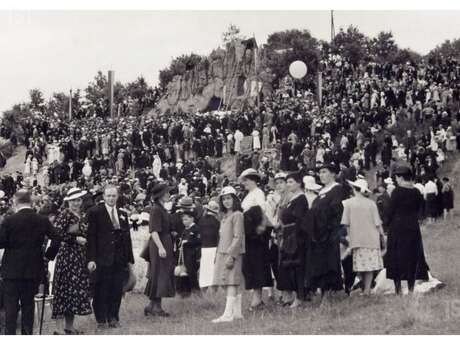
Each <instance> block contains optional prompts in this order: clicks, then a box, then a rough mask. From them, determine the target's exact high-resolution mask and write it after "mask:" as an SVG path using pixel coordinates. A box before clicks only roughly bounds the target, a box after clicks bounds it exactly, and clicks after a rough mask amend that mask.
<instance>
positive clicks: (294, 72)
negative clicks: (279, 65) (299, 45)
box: [289, 60, 307, 79]
mask: <svg viewBox="0 0 460 345" xmlns="http://www.w3.org/2000/svg"><path fill="white" fill-rule="evenodd" d="M289 74H290V75H291V76H292V77H293V78H295V79H302V78H303V77H305V75H306V74H307V65H306V64H305V62H303V61H300V60H297V61H294V62H292V63H291V64H290V65H289Z"/></svg>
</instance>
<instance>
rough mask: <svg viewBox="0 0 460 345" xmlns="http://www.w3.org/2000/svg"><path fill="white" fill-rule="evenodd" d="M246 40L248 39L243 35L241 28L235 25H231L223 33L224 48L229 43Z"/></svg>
mask: <svg viewBox="0 0 460 345" xmlns="http://www.w3.org/2000/svg"><path fill="white" fill-rule="evenodd" d="M244 39H246V37H245V36H243V35H242V34H241V30H240V28H239V27H238V26H236V25H234V24H230V25H229V26H228V29H227V31H225V32H223V33H222V43H223V44H224V46H226V45H227V44H228V43H231V42H234V41H238V40H244Z"/></svg>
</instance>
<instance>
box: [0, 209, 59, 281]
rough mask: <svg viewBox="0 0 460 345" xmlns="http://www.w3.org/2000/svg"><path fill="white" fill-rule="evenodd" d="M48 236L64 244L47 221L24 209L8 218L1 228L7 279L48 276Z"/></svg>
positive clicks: (3, 271) (3, 260) (0, 235)
mask: <svg viewBox="0 0 460 345" xmlns="http://www.w3.org/2000/svg"><path fill="white" fill-rule="evenodd" d="M45 236H47V237H49V238H51V239H53V240H56V241H60V239H61V238H60V236H59V235H58V234H57V232H56V231H55V230H54V228H53V226H52V225H51V223H50V221H49V220H48V218H47V217H44V216H41V215H39V214H37V213H36V212H35V211H34V210H33V209H31V208H24V209H22V210H19V211H18V212H17V213H15V214H13V215H11V216H9V217H6V218H5V220H4V222H3V223H2V225H1V227H0V248H5V253H4V255H3V259H2V271H1V273H2V277H3V279H35V280H38V279H41V278H42V277H43V275H44V262H43V244H44V241H45Z"/></svg>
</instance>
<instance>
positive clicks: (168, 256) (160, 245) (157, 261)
mask: <svg viewBox="0 0 460 345" xmlns="http://www.w3.org/2000/svg"><path fill="white" fill-rule="evenodd" d="M169 198H170V195H169V187H168V186H167V185H166V184H159V185H157V186H155V187H154V188H153V190H152V199H153V201H154V205H153V207H152V209H151V210H150V221H149V231H150V234H151V236H150V238H149V242H148V248H146V250H145V251H144V252H143V253H142V254H141V257H142V258H144V259H145V260H147V261H148V262H149V266H148V271H147V278H148V281H147V286H146V287H145V292H144V293H145V295H146V296H147V297H149V299H150V303H149V304H148V305H147V306H146V307H145V308H144V314H145V315H146V316H147V315H153V316H155V315H158V316H164V317H167V316H169V314H168V313H166V312H165V311H164V310H163V308H162V306H161V299H162V298H165V297H174V295H175V288H174V267H175V257H174V246H173V239H172V235H171V220H170V217H171V216H170V215H169V213H168V211H167V210H166V209H165V207H164V204H165V203H166V202H167V201H168V200H169Z"/></svg>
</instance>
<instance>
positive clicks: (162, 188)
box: [0, 56, 460, 334]
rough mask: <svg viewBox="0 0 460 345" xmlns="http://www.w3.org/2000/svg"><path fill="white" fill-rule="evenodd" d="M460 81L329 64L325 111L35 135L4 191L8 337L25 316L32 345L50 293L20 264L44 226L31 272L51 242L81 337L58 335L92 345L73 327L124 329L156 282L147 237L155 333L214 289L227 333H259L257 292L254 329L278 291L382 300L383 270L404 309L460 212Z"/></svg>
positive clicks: (33, 129) (48, 130)
mask: <svg viewBox="0 0 460 345" xmlns="http://www.w3.org/2000/svg"><path fill="white" fill-rule="evenodd" d="M458 67H459V66H458V64H457V62H456V61H454V60H450V59H445V60H443V61H428V62H422V63H419V64H415V63H407V64H398V65H397V64H389V63H386V64H377V63H367V64H361V65H359V66H353V65H352V64H350V63H349V62H348V61H346V59H343V58H341V57H338V56H331V57H330V58H329V59H327V61H326V60H325V61H323V63H322V74H323V92H322V98H321V100H318V99H317V97H316V95H314V94H313V93H312V92H310V91H309V90H300V89H295V88H294V89H293V88H280V89H279V90H277V91H276V92H275V94H274V95H273V97H272V98H270V99H265V100H263V101H262V102H261V103H260V106H259V107H252V108H251V107H246V108H244V109H241V110H239V111H236V110H232V111H225V112H220V111H216V112H210V113H195V114H189V113H183V112H176V113H172V114H171V113H168V114H165V115H161V116H157V117H154V118H150V117H145V116H143V117H119V118H114V119H109V118H106V117H99V116H93V117H79V118H74V119H71V120H64V119H59V120H56V119H50V118H47V117H46V116H45V115H40V116H36V117H35V118H30V119H27V121H26V122H25V123H23V132H24V135H25V140H24V143H25V145H26V147H27V152H26V155H25V157H24V159H25V160H24V169H23V171H18V172H16V173H14V174H3V175H2V177H1V181H0V184H1V186H0V189H1V194H2V198H1V199H2V204H1V207H2V208H1V212H2V215H1V217H2V220H3V219H4V220H3V224H2V225H1V227H0V248H4V249H5V253H4V254H3V261H2V278H3V281H4V284H3V285H4V287H3V292H2V295H3V296H2V297H3V299H2V298H1V297H0V301H3V306H4V307H5V309H6V313H7V324H6V331H7V333H8V334H15V333H16V317H17V312H18V310H17V305H18V301H20V304H21V308H22V318H23V323H22V332H23V334H30V333H31V332H32V326H33V300H32V302H31V300H30V298H31V297H32V298H33V296H34V293H32V290H33V292H36V288H37V287H38V283H40V282H41V283H42V284H43V285H46V283H47V281H46V279H45V278H43V277H44V275H42V272H41V270H42V269H43V267H46V265H45V264H44V265H42V266H43V267H38V266H36V267H34V268H33V269H32V268H31V269H30V270H29V269H27V270H25V271H18V270H17V268H14V267H15V265H16V263H15V261H16V259H15V257H14V256H15V255H19V254H17V253H12V249H11V248H13V242H14V241H19V242H20V238H21V236H27V231H26V230H27V229H28V227H27V225H26V224H25V223H24V218H25V216H28V217H29V216H30V215H29V213H30V212H31V210H32V209H35V210H36V211H38V213H39V214H41V215H42V216H41V218H40V217H39V216H38V215H37V219H36V222H38V223H40V224H41V229H43V231H42V232H40V234H37V236H38V237H37V243H34V244H33V245H31V246H33V257H32V255H31V256H28V257H26V256H24V257H22V258H21V257H18V258H17V260H34V262H42V261H43V260H42V257H41V255H42V252H43V243H45V242H46V241H45V238H46V239H48V238H49V239H51V240H52V241H51V245H50V246H48V248H47V250H46V257H47V260H56V265H55V272H54V277H53V282H52V287H51V289H52V290H51V291H49V292H50V293H51V294H52V295H53V296H54V303H53V315H52V317H53V318H54V319H57V320H60V319H64V320H65V325H64V326H62V325H59V326H58V328H59V329H58V330H57V331H56V332H57V333H60V332H65V333H66V334H79V333H80V331H79V330H76V329H75V328H74V317H75V315H89V314H91V313H94V316H95V318H96V322H97V327H98V329H105V328H109V327H110V328H117V327H119V326H120V323H119V321H120V318H119V308H120V304H121V301H122V294H123V293H124V292H125V291H127V290H129V286H128V287H127V285H129V284H127V281H129V277H130V272H131V271H132V269H133V265H134V264H136V265H142V264H143V262H142V261H140V260H139V258H135V257H134V255H133V248H132V243H131V237H130V229H131V228H134V229H135V230H138V229H139V228H141V226H142V225H148V228H149V233H150V235H149V237H148V241H147V242H146V244H145V247H144V248H143V250H142V253H141V258H143V259H144V260H145V261H146V262H147V265H148V282H147V285H146V287H145V295H146V297H147V298H148V300H149V302H148V303H147V305H146V307H145V308H144V314H145V315H146V316H149V317H152V316H154V317H167V316H169V312H166V311H165V310H164V309H163V305H162V299H164V298H172V297H174V296H175V295H176V294H180V295H181V296H183V297H185V296H189V295H191V294H197V295H201V294H202V291H203V289H211V288H214V287H223V288H224V289H225V293H226V304H225V310H224V312H223V314H222V316H220V317H218V318H216V319H215V320H213V322H215V323H218V322H228V321H232V320H235V319H241V318H243V308H242V293H243V291H244V290H248V291H251V302H250V306H249V310H250V311H251V312H257V311H258V310H261V309H263V308H264V306H265V304H264V303H266V302H264V300H263V294H262V291H263V289H268V291H269V296H270V298H272V299H273V300H275V301H276V302H277V303H279V304H280V305H281V306H284V307H289V308H298V307H300V306H301V305H303V304H304V303H307V302H308V301H310V300H311V299H312V298H314V297H315V296H316V295H319V296H321V298H329V296H330V295H331V294H333V293H334V292H337V291H340V290H344V291H345V292H346V293H348V294H350V293H351V291H352V290H353V289H354V288H356V286H359V287H360V288H361V290H362V294H363V295H370V294H371V291H372V285H373V280H374V278H375V273H376V272H379V271H380V270H382V269H383V268H386V274H387V277H388V278H389V279H392V280H393V281H394V285H395V291H396V293H398V294H399V293H401V281H407V282H408V287H409V291H411V292H413V290H414V285H415V281H416V280H417V279H428V270H429V268H428V264H427V263H426V260H425V255H424V250H423V241H422V237H421V232H420V226H419V224H420V222H422V221H425V220H426V221H427V222H428V223H433V222H436V221H438V220H439V219H441V218H443V217H444V218H448V217H449V215H450V214H451V210H452V209H453V207H454V195H453V186H452V184H451V182H450V181H449V178H448V177H446V176H440V174H439V171H440V168H441V167H442V166H443V165H444V164H446V161H448V160H449V159H451V158H452V157H453V156H454V154H455V152H456V151H457V149H458V148H459V147H460V146H459V145H460V128H459V125H458V124H459V120H460V107H459V105H460V94H459V88H458V83H459V81H460V78H459V77H460V76H459V73H460V71H459V69H458ZM248 143H249V145H248ZM232 160H233V161H235V164H236V165H235V166H234V167H233V168H226V169H224V168H225V167H224V164H227V165H228V161H232ZM23 210H25V211H23ZM14 211H16V213H14ZM21 212H22V213H21ZM143 212H144V213H149V214H150V217H149V220H148V221H147V220H146V219H143V218H142V217H140V216H139V215H140V214H142V213H143ZM26 213H27V214H26ZM45 216H46V217H45ZM47 219H49V220H47ZM38 223H35V224H38ZM19 226H22V227H24V230H23V231H19V232H18V233H17V234H16V235H15V236H18V238H15V236H12V235H11V234H12V233H13V232H14V231H16V228H17V227H19ZM40 236H41V237H40ZM40 241H41V243H38V242H40ZM19 242H14V243H19ZM45 247H46V246H45ZM24 250H26V249H24ZM27 250H28V251H31V250H32V247H27ZM22 255H25V254H22ZM39 266H40V265H39ZM12 267H13V268H12ZM32 271H33V272H32ZM13 272H15V273H13ZM16 274H17V276H16ZM357 276H358V278H359V279H357ZM12 280H15V282H14V283H15V284H22V285H21V286H20V288H21V289H22V288H23V289H24V291H26V292H27V293H24V294H18V293H17V291H16V290H17V289H18V288H19V287H18V286H17V285H14V284H13V282H12ZM32 280H33V282H34V283H32V282H31V281H32ZM357 280H359V284H356V281H357ZM23 281H25V282H26V283H27V284H29V285H27V284H26V283H25V282H23ZM91 300H92V305H91ZM30 303H32V307H31V306H30ZM0 305H1V303H0ZM31 308H32V309H31ZM31 310H32V316H30V312H31ZM171 312H174V311H171ZM31 318H32V323H31Z"/></svg>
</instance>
